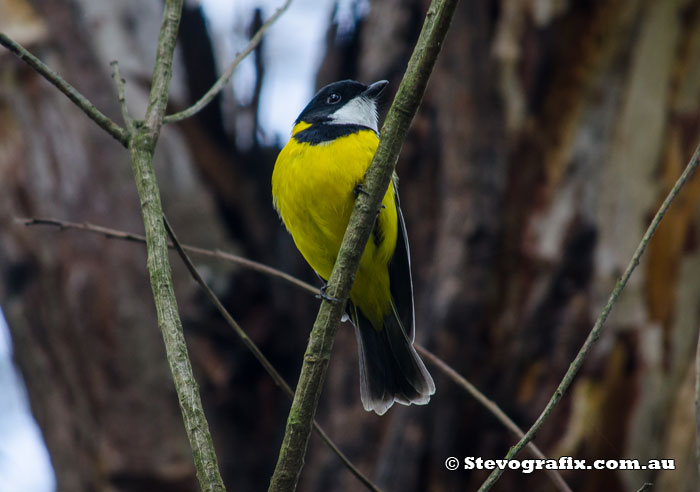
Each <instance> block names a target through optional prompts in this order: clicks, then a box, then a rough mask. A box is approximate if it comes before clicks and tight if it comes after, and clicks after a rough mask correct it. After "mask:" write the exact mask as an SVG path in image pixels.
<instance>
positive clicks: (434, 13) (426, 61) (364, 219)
mask: <svg viewBox="0 0 700 492" xmlns="http://www.w3.org/2000/svg"><path fill="white" fill-rule="evenodd" d="M456 5H457V0H433V1H432V2H431V4H430V7H429V8H428V12H427V13H426V17H425V21H424V23H423V29H422V30H421V33H420V35H419V37H418V41H417V43H416V47H415V49H414V50H413V54H412V55H411V59H410V60H409V62H408V66H407V67H406V73H405V74H404V77H403V79H402V80H401V84H400V85H399V88H398V91H397V93H396V97H395V99H394V102H393V103H392V105H391V108H390V109H389V113H388V115H387V117H386V121H385V123H384V126H383V127H382V132H381V134H382V138H381V140H380V142H379V147H378V148H377V152H376V154H375V155H374V158H373V160H372V164H371V165H370V167H369V169H368V171H367V174H366V176H365V179H364V187H365V189H366V191H367V193H366V194H365V193H360V194H359V195H358V198H357V199H356V200H355V207H354V209H353V212H352V215H351V217H350V221H349V223H348V227H347V230H346V231H345V237H344V238H343V242H342V244H341V246H340V250H339V251H338V256H337V260H336V262H335V266H334V267H333V272H332V273H331V275H330V278H329V279H328V287H327V293H328V294H329V296H331V297H335V298H336V299H340V302H329V301H328V300H327V299H324V302H322V303H321V308H320V309H319V312H318V316H317V317H316V322H315V323H314V326H313V328H312V330H311V335H310V337H309V343H308V345H307V348H306V353H305V354H304V362H303V364H302V368H301V374H300V376H299V383H298V384H297V390H296V392H295V394H294V401H293V402H292V408H291V409H290V411H289V416H288V417H287V427H286V429H285V434H284V439H283V441H282V446H281V449H280V455H279V459H278V460H277V466H276V467H275V471H274V473H273V475H272V478H271V480H270V487H269V490H270V492H291V491H293V490H295V488H296V485H297V482H298V480H299V475H300V474H301V469H302V467H303V466H304V456H305V455H306V448H307V445H308V442H309V434H310V432H311V423H312V422H313V419H314V414H315V413H316V406H317V404H318V400H319V398H320V396H321V390H322V387H323V381H324V380H325V377H326V371H327V369H328V361H329V360H330V356H331V349H332V348H333V340H334V339H335V334H336V332H337V330H338V325H339V323H340V319H341V316H342V314H343V312H344V311H345V304H346V302H347V299H348V296H349V294H350V289H351V287H352V282H353V278H354V276H355V272H356V271H357V267H358V265H359V263H360V257H361V255H362V252H363V251H364V249H365V245H366V244H367V240H368V239H369V235H370V232H371V229H372V226H373V225H374V221H375V220H376V217H377V213H378V212H379V206H380V203H381V200H382V197H383V196H384V193H386V189H387V187H388V186H389V182H390V180H391V175H392V173H393V172H394V168H395V167H396V161H397V160H398V156H399V152H400V150H401V147H402V145H403V141H404V139H405V138H406V135H407V133H408V129H409V126H410V125H411V121H412V120H413V116H414V115H415V113H416V111H417V110H418V106H419V105H420V102H421V99H422V98H423V93H424V91H425V88H426V86H427V84H428V79H429V78H430V73H431V72H432V69H433V66H434V64H435V60H436V59H437V55H438V53H439V52H440V48H441V46H442V43H443V41H444V39H445V35H446V34H447V29H448V28H449V25H450V21H451V20H452V14H453V13H454V9H455V7H456Z"/></svg>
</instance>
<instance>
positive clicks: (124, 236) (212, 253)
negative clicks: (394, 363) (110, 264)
mask: <svg viewBox="0 0 700 492" xmlns="http://www.w3.org/2000/svg"><path fill="white" fill-rule="evenodd" d="M15 221H16V222H18V223H19V224H22V225H25V226H34V225H47V226H55V227H58V228H60V229H61V230H64V229H75V230H79V231H84V232H90V233H95V234H100V235H103V236H105V237H106V238H108V239H120V240H122V241H129V242H137V243H145V242H146V239H145V237H144V236H142V235H140V234H134V233H130V232H125V231H120V230H117V229H110V228H107V227H102V226H99V225H94V224H90V223H87V222H83V223H77V222H69V221H65V220H59V219H53V218H38V217H37V218H31V219H27V218H16V219H15ZM168 246H169V247H170V248H175V246H174V245H173V243H172V242H170V243H169V244H168ZM180 246H181V247H182V249H183V250H185V251H189V252H190V253H195V254H199V255H202V256H207V257H211V258H218V259H221V260H225V261H230V262H232V263H236V264H238V265H241V266H243V267H245V268H248V269H250V270H254V271H257V272H259V273H262V274H265V275H268V276H270V277H273V278H279V279H282V280H285V281H287V282H289V283H290V284H292V285H294V286H295V287H298V288H300V289H302V290H304V291H306V292H309V293H310V294H318V287H314V286H313V285H311V284H309V283H306V282H304V281H302V280H299V279H298V278H296V277H293V276H291V275H289V274H288V273H285V272H283V271H281V270H277V269H276V268H272V267H270V266H267V265H265V264H263V263H258V262H256V261H253V260H249V259H247V258H243V257H242V256H237V255H234V254H230V253H226V252H223V251H220V250H211V249H205V248H199V247H196V246H189V245H186V244H181V245H180ZM195 280H197V278H196V277H195ZM197 281H198V282H199V280H197ZM200 285H201V286H202V288H204V289H205V291H207V294H208V295H209V296H210V298H212V295H213V296H214V297H216V295H215V294H214V293H213V292H212V293H209V292H208V291H209V290H210V289H209V287H208V286H207V285H206V283H204V284H202V283H200ZM212 300H213V299H212ZM217 301H218V299H217ZM215 304H216V302H215ZM217 307H218V305H217ZM224 309H225V308H224ZM220 311H221V310H220ZM221 314H222V315H223V316H224V318H225V319H226V320H227V322H228V321H229V320H228V319H227V315H228V313H226V314H224V312H223V311H222V312H221ZM229 324H231V326H232V327H233V328H234V330H236V332H237V333H238V330H239V329H240V328H239V325H237V324H235V321H233V322H232V323H229ZM239 335H240V334H239ZM241 338H242V339H243V340H244V344H246V346H247V343H246V342H245V339H244V338H243V337H242V336H241ZM251 343H252V341H251ZM414 346H415V348H416V350H417V351H418V352H419V353H420V354H421V355H423V356H424V357H425V358H426V359H427V360H428V361H430V362H431V363H432V364H433V365H434V366H435V367H437V368H438V369H439V370H440V371H442V373H443V374H444V375H445V376H447V377H448V378H449V379H451V380H452V381H453V382H454V383H455V384H457V385H458V386H460V387H462V388H463V389H464V390H466V391H467V392H468V393H469V394H470V395H472V396H473V397H474V398H475V399H476V400H477V402H479V403H480V404H481V405H483V406H484V408H486V409H487V410H488V411H489V412H491V414H492V415H493V416H494V417H495V418H496V419H497V420H498V421H499V422H501V423H502V424H503V425H504V426H505V427H506V428H507V429H509V430H510V431H511V432H513V433H514V434H516V435H517V436H518V437H522V436H523V435H524V434H523V431H522V430H521V429H520V427H518V425H517V424H515V423H514V422H513V421H512V420H511V419H510V417H508V415H506V414H505V412H503V410H501V409H500V408H499V407H498V405H497V404H496V403H495V402H493V401H492V400H490V399H489V398H488V397H487V396H486V395H484V394H483V393H481V391H479V390H478V389H477V388H476V387H475V386H474V385H473V384H472V383H470V382H469V381H467V380H466V379H465V378H464V377H463V376H461V375H460V374H459V373H457V372H456V371H455V370H454V369H452V368H451V367H450V366H449V365H448V364H446V363H445V362H444V361H443V360H442V359H440V358H439V357H438V356H436V355H435V354H433V353H432V352H430V351H428V349H426V348H424V347H423V346H421V345H420V344H418V343H415V344H414ZM254 353H255V352H254ZM261 363H262V361H261ZM263 366H265V364H263ZM266 369H267V367H266ZM271 376H272V374H271ZM273 379H275V382H276V383H277V384H278V385H280V386H282V385H281V384H280V382H278V381H277V379H276V378H275V376H273ZM285 384H286V383H285ZM283 389H284V388H283ZM285 393H286V394H287V395H288V396H292V395H293V393H292V392H291V389H290V392H289V393H287V391H286V389H285ZM528 448H529V449H531V450H532V452H533V454H535V456H537V457H538V458H540V459H546V457H545V455H544V453H542V451H541V450H540V449H539V448H538V447H537V446H536V445H535V443H533V442H530V443H528ZM341 459H342V458H341ZM547 472H548V473H550V474H551V476H552V480H553V481H554V482H555V485H556V486H558V487H559V489H560V490H562V491H568V490H570V489H569V487H568V485H566V483H565V482H563V479H562V478H561V477H560V475H559V473H558V472H557V471H556V470H547ZM555 475H556V476H557V477H558V478H555Z"/></svg>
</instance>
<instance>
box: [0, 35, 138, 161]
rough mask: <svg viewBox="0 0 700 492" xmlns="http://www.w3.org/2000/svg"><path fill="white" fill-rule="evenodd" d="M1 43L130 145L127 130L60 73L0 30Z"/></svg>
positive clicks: (114, 135)
mask: <svg viewBox="0 0 700 492" xmlns="http://www.w3.org/2000/svg"><path fill="white" fill-rule="evenodd" d="M0 44H1V45H3V46H4V47H5V48H7V49H8V50H10V51H11V52H12V53H13V54H14V55H15V56H17V58H19V59H20V60H22V61H23V62H25V63H26V64H27V65H29V66H30V67H32V68H33V69H34V70H36V71H37V72H38V73H39V74H40V75H41V76H43V77H44V78H45V79H46V80H48V81H49V82H50V83H51V84H53V85H54V86H55V87H56V88H57V89H58V90H59V91H61V92H63V93H64V94H65V95H66V96H67V97H68V99H70V100H71V101H73V103H74V104H75V105H76V106H78V107H79V108H80V109H81V110H82V111H83V112H84V113H85V114H86V115H87V116H88V117H89V118H90V119H91V120H93V121H94V122H95V123H97V124H98V125H99V126H100V128H102V129H103V130H104V131H106V132H107V133H109V134H110V135H112V136H113V137H114V138H115V139H116V140H117V141H118V142H119V143H120V144H122V145H123V146H124V147H126V146H128V144H129V138H128V135H127V132H126V131H125V130H124V129H123V128H122V127H120V126H119V125H117V124H116V123H115V122H114V121H112V120H111V119H109V118H108V117H107V116H106V115H105V114H104V113H102V112H101V111H100V110H99V109H97V108H96V107H95V105H94V104H92V103H91V102H90V101H89V100H88V99H87V98H86V97H85V96H83V95H82V94H81V93H80V92H78V91H77V90H76V89H75V87H73V86H72V85H70V84H69V83H68V82H66V81H65V80H64V79H63V77H61V76H60V75H59V74H58V73H56V72H55V71H53V70H51V69H50V68H49V67H48V66H46V65H45V64H44V63H43V62H42V61H41V60H39V59H38V58H37V57H36V56H34V55H32V54H31V53H30V52H29V51H27V50H26V49H24V47H22V46H21V45H20V44H19V43H17V42H15V41H13V40H12V39H10V38H9V37H8V36H7V35H6V34H4V33H2V32H0Z"/></svg>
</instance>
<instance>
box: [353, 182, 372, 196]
mask: <svg viewBox="0 0 700 492" xmlns="http://www.w3.org/2000/svg"><path fill="white" fill-rule="evenodd" d="M352 191H353V193H354V194H355V198H357V197H358V196H360V193H362V194H363V195H369V193H367V190H366V189H365V185H364V184H363V183H357V184H356V185H355V189H354V190H352Z"/></svg>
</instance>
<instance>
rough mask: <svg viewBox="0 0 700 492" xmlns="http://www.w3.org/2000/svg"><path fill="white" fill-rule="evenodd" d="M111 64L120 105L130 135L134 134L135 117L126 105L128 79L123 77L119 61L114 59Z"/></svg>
mask: <svg viewBox="0 0 700 492" xmlns="http://www.w3.org/2000/svg"><path fill="white" fill-rule="evenodd" d="M110 65H112V78H113V79H114V82H115V83H116V84H117V96H118V99H119V107H120V108H121V110H122V119H123V120H124V124H125V125H126V130H127V131H128V132H129V135H133V133H134V131H135V126H134V119H133V118H132V117H131V115H129V110H128V108H127V107H126V89H125V88H124V84H125V83H126V80H124V79H123V78H122V74H121V73H120V72H119V62H118V61H116V60H114V61H113V62H112V63H110Z"/></svg>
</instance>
